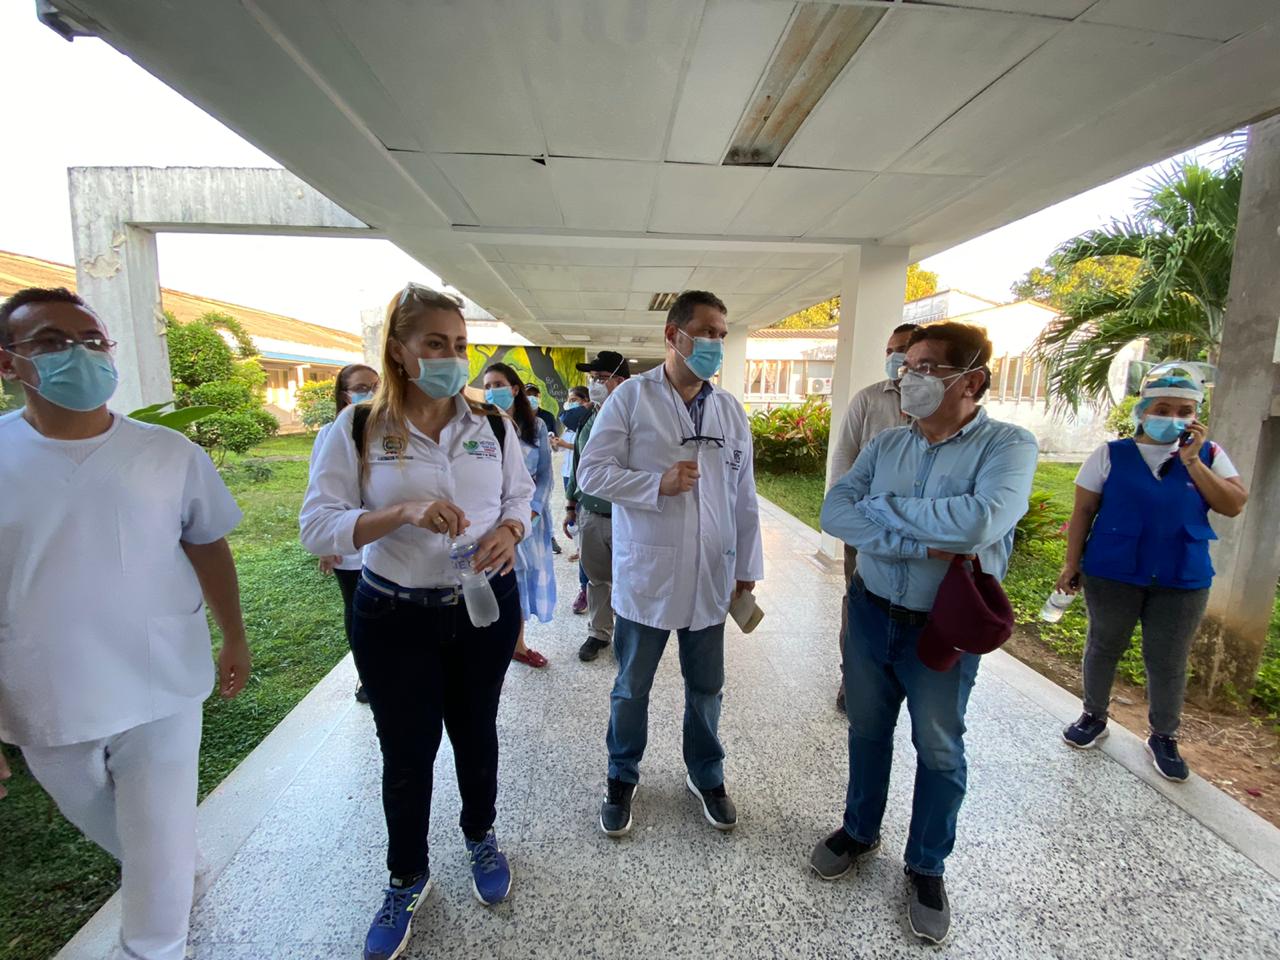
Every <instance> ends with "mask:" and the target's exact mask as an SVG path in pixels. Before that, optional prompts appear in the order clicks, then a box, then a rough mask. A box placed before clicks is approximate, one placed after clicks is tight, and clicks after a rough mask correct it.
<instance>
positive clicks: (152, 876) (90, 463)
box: [0, 289, 249, 960]
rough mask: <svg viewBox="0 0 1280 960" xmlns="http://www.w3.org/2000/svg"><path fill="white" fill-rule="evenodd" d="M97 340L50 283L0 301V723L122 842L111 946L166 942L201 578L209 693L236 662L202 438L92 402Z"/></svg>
mask: <svg viewBox="0 0 1280 960" xmlns="http://www.w3.org/2000/svg"><path fill="white" fill-rule="evenodd" d="M113 347H114V344H113V343H112V342H111V340H110V339H109V337H108V334H107V331H106V329H105V328H104V327H103V325H102V323H101V322H100V321H99V320H98V318H97V317H96V316H95V315H94V313H93V311H92V310H90V309H89V308H88V307H87V306H86V305H85V303H84V301H82V300H81V299H80V298H79V297H77V296H76V295H75V294H73V293H70V292H68V291H67V290H62V289H58V290H39V289H28V290H22V291H19V292H18V293H16V294H14V296H13V297H11V298H10V299H9V300H7V301H6V302H5V303H4V304H3V305H2V306H0V376H2V377H3V378H4V379H5V380H7V381H12V382H16V383H20V384H21V385H22V389H23V391H24V393H25V394H26V407H25V408H24V409H22V410H18V411H17V412H14V413H10V414H7V415H5V416H3V417H0V450H3V451H4V456H3V457H0V490H3V491H4V496H3V497H0V542H3V544H4V550H3V551H2V552H0V740H2V741H4V742H6V743H11V744H16V745H17V746H19V747H21V748H22V755H23V758H24V759H25V761H26V763H27V766H28V767H29V768H30V770H31V773H32V775H33V776H34V777H35V778H36V779H37V780H38V781H39V782H40V784H41V785H42V786H43V787H44V788H45V789H46V790H47V791H48V792H49V794H50V795H51V796H52V797H53V799H54V800H55V801H56V802H57V804H58V808H59V809H60V810H61V811H62V812H63V814H64V815H65V816H66V817H67V819H68V820H70V821H71V822H72V823H74V824H75V825H76V826H77V827H79V828H80V829H81V830H83V831H84V833H85V835H86V836H88V837H89V838H90V839H91V840H93V841H94V842H95V843H97V844H99V845H100V846H102V847H103V848H104V849H106V850H107V851H108V852H110V853H111V854H112V855H114V856H115V857H116V858H117V859H119V860H120V862H121V892H122V895H123V899H124V904H123V911H122V925H121V931H120V939H119V942H118V944H117V946H116V948H115V954H114V956H119V957H127V958H141V960H181V958H182V957H183V956H184V954H185V952H186V943H187V927H188V923H189V917H190V913H191V901H192V892H193V886H194V880H195V862H196V833H195V814H196V783H197V759H198V756H199V751H200V721H201V703H202V702H203V700H204V699H205V697H206V696H207V695H208V694H209V689H210V687H211V686H212V685H213V680H214V676H213V664H212V660H211V656H210V648H209V626H208V623H207V621H206V619H205V612H204V603H203V600H202V594H203V597H205V598H207V599H208V601H209V606H210V608H211V609H212V611H213V615H214V618H215V619H216V620H217V621H218V626H219V627H220V628H221V629H222V634H223V638H224V639H223V644H222V650H221V653H220V654H219V657H218V673H219V689H220V692H221V694H222V696H224V697H234V696H235V695H236V694H237V693H239V692H240V690H241V689H243V687H244V684H245V681H246V680H248V677H249V648H248V645H247V644H246V642H245V635H244V624H243V622H242V620H241V615H240V595H239V588H238V586H237V583H236V571H235V566H234V564H233V563H232V559H231V551H230V549H229V548H228V546H227V541H226V539H225V538H226V535H227V534H228V533H229V532H230V531H231V530H232V528H234V527H235V526H236V524H237V523H239V521H240V516H241V515H240V511H239V509H238V508H237V507H236V504H235V501H234V500H233V499H232V497H231V494H230V493H229V492H228V491H227V488H226V486H225V485H224V484H223V483H222V480H221V478H220V477H219V476H218V473H217V471H216V470H215V469H214V467H213V464H212V462H210V460H209V457H208V456H207V455H206V454H205V453H204V452H203V451H202V450H201V449H200V448H199V447H197V446H195V445H194V444H192V443H191V442H190V441H189V440H187V439H186V438H185V437H183V436H182V435H181V434H179V433H175V432H174V431H172V430H168V429H166V428H164V427H158V426H154V425H150V424H143V423H139V422H137V421H134V420H130V419H128V418H126V417H123V416H121V415H119V414H116V413H112V412H111V411H110V410H108V409H107V405H106V404H107V401H108V400H109V399H110V397H111V394H112V393H113V392H114V390H115V387H116V383H117V374H116V369H115V364H114V363H113V361H112V359H111V353H112V348H113Z"/></svg>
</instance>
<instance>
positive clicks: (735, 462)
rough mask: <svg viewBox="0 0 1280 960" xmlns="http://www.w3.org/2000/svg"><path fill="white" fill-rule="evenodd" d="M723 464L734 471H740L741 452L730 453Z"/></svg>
mask: <svg viewBox="0 0 1280 960" xmlns="http://www.w3.org/2000/svg"><path fill="white" fill-rule="evenodd" d="M725 463H726V464H727V465H728V466H730V467H732V468H733V469H734V470H741V469H742V451H741V450H733V451H731V456H730V458H729V459H728V460H726V461H725Z"/></svg>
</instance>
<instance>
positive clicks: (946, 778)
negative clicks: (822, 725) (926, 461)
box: [844, 576, 979, 876]
mask: <svg viewBox="0 0 1280 960" xmlns="http://www.w3.org/2000/svg"><path fill="white" fill-rule="evenodd" d="M848 604H849V630H848V634H847V636H846V638H845V646H844V688H845V705H846V708H847V710H848V713H849V791H848V794H847V796H846V799H845V810H844V829H845V831H846V832H847V833H848V834H849V836H851V837H853V839H855V840H857V841H859V842H860V843H872V842H874V841H875V839H876V838H877V837H879V835H880V821H881V820H882V819H883V818H884V808H885V803H886V801H887V799H888V796H889V770H890V768H891V767H892V765H893V728H894V726H895V725H896V724H897V722H898V710H899V708H900V707H901V706H902V701H903V699H906V701H907V710H908V712H909V713H910V714H911V742H912V743H913V744H914V745H915V748H916V786H915V797H914V799H913V801H912V805H911V828H910V830H909V832H908V834H907V849H906V853H905V854H904V858H903V859H905V860H906V863H907V866H908V867H910V868H911V869H912V870H914V871H916V872H917V873H922V874H930V875H935V876H941V875H942V872H943V861H945V860H946V858H947V854H949V853H950V852H951V848H952V847H953V846H955V842H956V815H957V814H958V813H959V812H960V804H961V803H963V802H964V793H965V785H966V774H967V767H966V765H965V759H964V729H965V728H964V713H965V708H966V707H967V706H968V704H969V692H970V691H971V690H972V689H973V681H974V678H975V677H977V675H978V660H979V658H978V657H977V656H976V655H974V654H971V653H966V654H964V655H963V656H962V657H961V658H960V662H959V663H957V664H956V665H955V666H954V667H952V668H951V669H950V670H948V671H947V672H946V673H939V672H938V671H936V670H931V669H929V668H928V667H926V666H925V665H924V664H923V663H921V662H920V658H919V657H918V656H916V638H917V637H918V636H919V635H920V632H921V630H922V629H923V627H912V626H908V625H906V624H904V623H898V622H896V621H893V620H890V619H889V614H888V613H887V612H886V611H885V610H882V609H881V608H880V607H878V606H875V605H874V604H873V603H872V602H871V601H870V600H868V599H867V594H866V588H865V587H864V586H863V583H862V578H861V577H856V576H855V577H854V578H853V582H852V583H851V584H850V585H849V598H848Z"/></svg>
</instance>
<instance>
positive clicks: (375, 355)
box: [360, 307, 387, 375]
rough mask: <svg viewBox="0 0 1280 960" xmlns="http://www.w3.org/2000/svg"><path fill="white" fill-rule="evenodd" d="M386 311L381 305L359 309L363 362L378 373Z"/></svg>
mask: <svg viewBox="0 0 1280 960" xmlns="http://www.w3.org/2000/svg"><path fill="white" fill-rule="evenodd" d="M386 320H387V311H386V310H384V309H382V308H381V307H371V308H370V309H368V310H361V311H360V335H361V338H362V340H363V341H364V362H365V363H367V364H368V365H369V366H371V367H373V369H375V370H377V371H378V373H379V375H381V373H382V325H383V324H384V323H386Z"/></svg>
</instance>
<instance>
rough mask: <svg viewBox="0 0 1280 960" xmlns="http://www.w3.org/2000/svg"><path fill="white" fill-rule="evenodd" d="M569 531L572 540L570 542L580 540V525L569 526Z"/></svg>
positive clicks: (572, 524)
mask: <svg viewBox="0 0 1280 960" xmlns="http://www.w3.org/2000/svg"><path fill="white" fill-rule="evenodd" d="M568 530H569V539H570V540H577V539H578V525H577V524H576V523H571V524H569V527H568Z"/></svg>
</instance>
